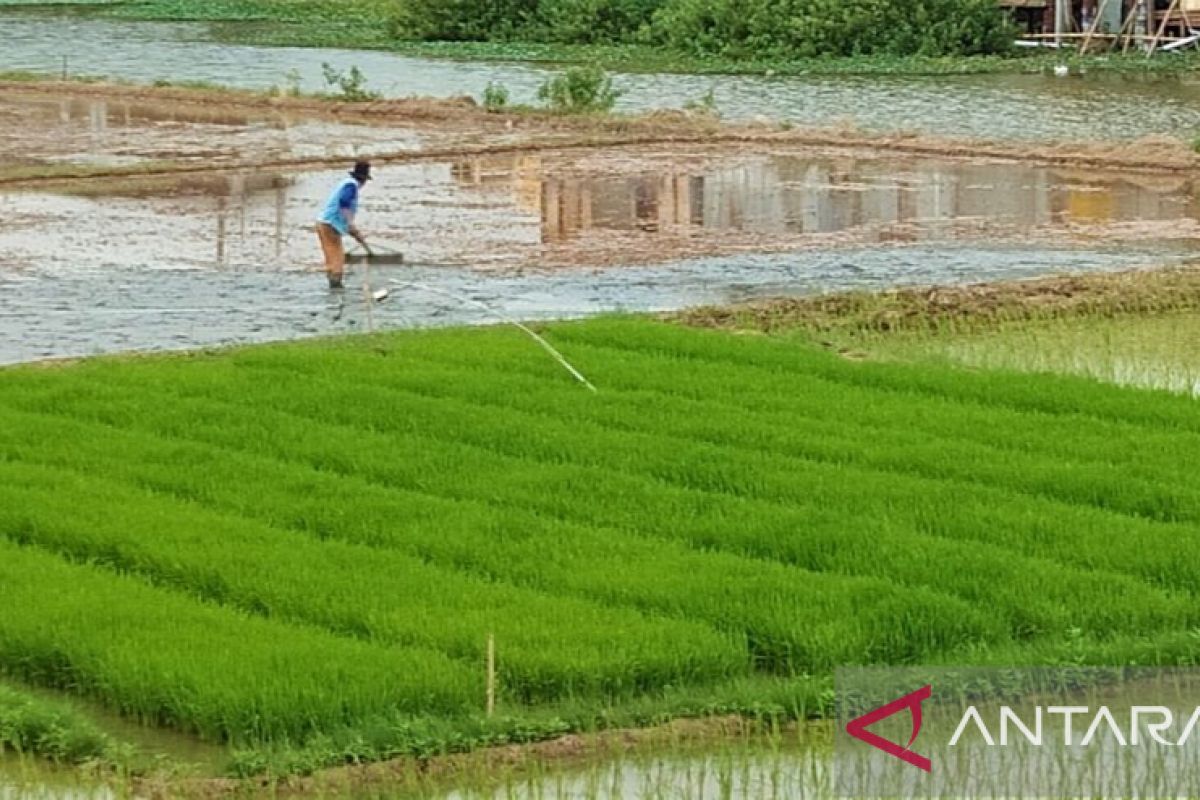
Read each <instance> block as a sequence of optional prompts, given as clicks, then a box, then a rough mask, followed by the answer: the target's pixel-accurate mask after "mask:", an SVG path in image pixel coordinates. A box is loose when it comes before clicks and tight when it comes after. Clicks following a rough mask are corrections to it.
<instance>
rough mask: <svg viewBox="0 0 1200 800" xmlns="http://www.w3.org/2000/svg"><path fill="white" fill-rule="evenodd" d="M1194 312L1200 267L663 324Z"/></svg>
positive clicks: (885, 295)
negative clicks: (1189, 310)
mask: <svg viewBox="0 0 1200 800" xmlns="http://www.w3.org/2000/svg"><path fill="white" fill-rule="evenodd" d="M1196 308H1200V268H1196V267H1184V268H1172V269H1139V270H1129V271H1125V272H1118V273H1108V274H1089V275H1072V276H1059V277H1050V278H1037V279H1033V280H1022V281H1007V282H1002V283H981V284H974V285H969V286H931V287H924V288H911V289H893V290H889V291H885V292H878V293H871V292H842V293H837V294H829V295H823V296H820V297H801V298H775V299H767V300H759V301H755V302H752V303H745V304H741V305H734V306H727V307H707V308H697V309H691V310H688V311H684V312H680V313H676V314H668V315H664V317H663V318H664V319H668V320H672V321H677V322H682V323H683V324H686V325H693V326H697V327H706V328H719V329H724V330H735V331H757V332H762V333H781V332H786V331H793V330H805V331H811V332H815V333H828V332H854V331H872V332H881V333H887V332H903V331H928V330H937V329H938V328H941V327H944V326H948V325H949V326H954V327H956V328H958V329H961V328H962V327H970V326H980V327H986V326H994V325H997V324H1005V323H1012V322H1021V321H1027V320H1037V319H1057V318H1066V317H1079V316H1092V315H1099V316H1118V315H1122V314H1148V313H1165V312H1171V311H1177V310H1184V309H1196Z"/></svg>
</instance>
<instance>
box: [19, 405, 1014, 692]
mask: <svg viewBox="0 0 1200 800" xmlns="http://www.w3.org/2000/svg"><path fill="white" fill-rule="evenodd" d="M8 419H11V420H12V421H13V422H14V423H16V424H12V425H8V426H6V432H7V433H11V434H13V436H6V443H5V445H4V450H5V451H6V452H8V453H10V454H12V455H14V456H20V455H22V453H23V451H22V449H21V447H20V445H19V444H17V443H16V440H15V438H13V437H14V436H15V435H16V432H17V431H21V432H22V433H21V435H22V436H27V437H29V441H30V442H31V447H33V448H35V449H36V450H37V451H40V453H41V454H43V457H46V458H47V460H50V461H57V462H58V463H69V462H74V463H76V464H79V465H81V466H85V467H86V469H87V470H88V471H89V472H102V473H105V474H110V475H122V476H126V477H130V478H132V477H134V476H140V478H141V480H144V481H145V482H146V483H147V485H149V486H150V487H151V488H154V489H156V490H159V491H163V490H169V491H172V492H174V493H178V495H179V496H182V497H188V498H192V499H198V500H203V501H205V502H214V503H218V504H221V505H224V506H226V507H229V508H231V510H237V512H238V513H241V514H253V515H260V516H263V517H264V518H267V519H270V520H271V521H272V522H275V523H276V524H283V523H285V522H287V523H290V524H291V525H294V526H299V527H301V528H302V529H305V530H309V531H311V532H312V533H314V534H315V535H318V536H321V537H323V538H331V537H340V538H344V539H346V540H349V541H359V542H365V543H371V544H375V545H380V544H382V545H386V546H396V547H404V548H411V549H412V550H413V552H415V553H418V554H420V555H421V556H423V557H426V558H435V559H438V560H439V561H443V562H445V563H448V564H450V565H453V566H456V567H460V568H461V567H463V566H464V565H482V566H480V567H476V568H477V569H482V570H483V571H484V574H486V575H488V576H489V577H492V576H495V577H503V578H510V579H511V578H513V577H514V576H517V577H519V578H520V582H521V583H527V584H530V585H538V586H542V587H546V588H552V589H555V590H557V591H561V590H562V589H563V588H564V586H569V587H571V588H574V589H577V590H582V591H583V592H585V593H586V594H587V596H592V597H598V598H601V599H606V600H607V601H609V602H613V601H616V602H623V603H626V604H632V605H635V606H636V607H640V608H645V609H646V610H649V611H655V612H658V613H663V612H667V613H673V614H682V615H693V614H694V615H696V616H698V617H699V618H701V619H704V620H706V621H711V622H713V623H715V624H718V625H719V626H720V627H721V628H722V629H724V630H727V631H730V632H734V633H737V634H739V635H740V636H744V637H748V639H749V644H750V648H751V651H752V652H753V653H754V654H755V658H756V659H758V661H759V662H760V664H761V665H762V666H764V667H766V668H770V669H773V670H785V671H794V670H800V669H805V668H816V667H817V666H818V665H832V664H834V663H838V659H843V660H844V659H847V658H853V659H866V660H872V659H877V658H878V659H899V660H909V659H911V658H915V657H918V656H919V655H920V654H923V653H924V654H932V653H934V652H939V651H941V650H944V649H946V648H949V647H952V646H954V645H955V644H957V643H960V642H962V641H968V640H975V639H987V640H990V639H992V638H994V637H995V636H997V635H998V633H997V629H996V626H995V625H989V624H986V623H983V622H982V620H981V618H980V615H978V614H975V613H973V612H972V611H971V610H970V609H969V607H968V606H967V605H966V604H964V603H961V602H956V601H954V600H952V598H949V597H948V596H945V595H941V594H938V593H931V592H905V593H903V594H904V596H905V600H903V601H901V600H900V599H899V597H900V595H901V592H900V591H899V590H898V589H897V588H896V587H892V586H889V585H888V584H887V583H886V582H879V581H862V580H851V579H846V578H837V577H835V576H824V575H818V574H814V573H810V572H805V571H798V570H789V569H787V568H785V567H783V566H782V565H778V564H774V565H773V564H770V563H769V562H768V563H764V562H760V561H756V560H752V559H744V558H737V557H734V556H731V555H729V556H724V555H721V556H718V555H716V554H701V553H696V552H694V551H692V550H690V549H689V548H686V547H679V546H677V545H671V544H669V543H663V544H655V543H653V542H651V543H645V542H643V541H642V540H641V539H640V537H636V536H629V535H623V534H621V532H619V531H594V530H592V529H590V528H586V527H580V526H564V525H562V524H561V523H547V521H546V520H545V519H543V518H541V517H540V516H539V515H537V514H529V513H520V512H519V511H516V510H514V509H512V508H506V507H500V508H498V509H492V508H491V507H490V506H489V504H484V503H469V502H466V503H464V502H461V501H458V502H455V501H453V500H440V501H439V500H438V499H437V498H430V497H427V496H424V495H422V494H420V493H417V492H407V493H400V492H397V491H395V490H393V489H385V488H383V487H380V486H377V485H373V484H371V483H368V482H364V481H361V480H355V479H353V478H348V477H346V476H336V475H333V474H329V471H328V470H314V469H312V468H311V467H309V468H307V469H298V470H297V469H292V470H289V469H287V468H286V466H284V467H282V468H281V466H280V465H279V464H272V462H271V460H269V459H264V458H248V457H246V456H239V455H238V454H236V453H234V452H232V451H228V450H219V449H217V450H214V449H212V448H208V447H204V446H199V445H190V446H189V445H187V444H185V443H181V442H178V441H173V442H169V443H167V442H163V443H156V442H154V440H152V439H151V440H147V439H145V438H141V437H135V436H129V435H119V434H116V435H114V434H112V433H111V432H109V433H106V431H105V429H104V428H96V427H92V428H89V427H87V426H80V425H78V424H69V423H51V422H45V421H39V420H37V419H36V418H30V417H28V416H25V417H23V418H12V417H8ZM55 431H58V433H57V436H58V437H59V440H60V441H61V442H62V446H61V449H57V448H54V447H53V446H51V444H50V441H51V439H52V438H53V437H54V436H55ZM56 451H57V454H58V455H57V456H56V455H55V453H56ZM114 453H122V454H124V456H123V457H121V458H113V454H114ZM129 454H136V458H128V457H127V456H128V455H129ZM232 468H240V475H241V476H242V477H241V478H240V480H238V481H236V482H227V483H214V482H213V481H212V480H211V476H212V474H213V473H214V471H216V470H222V469H223V470H226V471H228V470H230V469H232ZM168 470H170V472H172V473H174V475H168V474H167V471H168ZM272 485H274V486H275V487H277V488H276V490H275V491H272V488H271V487H272ZM229 487H236V488H229ZM280 489H282V491H280ZM297 490H302V494H301V492H300V491H297ZM347 494H350V495H352V496H353V497H354V498H355V514H354V515H353V516H352V517H350V518H347V515H346V514H345V512H344V511H343V510H342V509H341V508H340V507H339V506H338V505H337V503H336V501H337V499H338V498H339V497H345V496H347ZM301 497H303V498H304V499H303V500H301V499H300V498H301ZM308 501H311V502H308ZM447 531H450V532H452V533H451V535H447ZM551 565H553V566H558V565H561V568H560V569H550V568H549V566H551ZM898 605H899V606H905V605H907V606H911V607H912V609H913V613H912V614H911V615H909V616H907V617H906V618H905V624H903V625H900V626H893V629H894V632H892V633H890V634H888V635H887V636H886V637H884V638H881V637H880V635H879V626H882V625H883V624H884V622H885V620H887V619H888V618H889V616H890V615H891V614H893V613H894V612H895V610H896V608H897V606H898ZM873 608H878V612H874V611H872V610H871V609H873Z"/></svg>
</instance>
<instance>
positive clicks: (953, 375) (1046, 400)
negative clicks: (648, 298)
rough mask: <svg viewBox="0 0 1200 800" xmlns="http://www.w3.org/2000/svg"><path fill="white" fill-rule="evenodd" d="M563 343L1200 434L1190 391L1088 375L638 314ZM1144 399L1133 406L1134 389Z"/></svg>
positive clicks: (595, 324)
mask: <svg viewBox="0 0 1200 800" xmlns="http://www.w3.org/2000/svg"><path fill="white" fill-rule="evenodd" d="M553 332H554V336H555V338H556V340H557V341H561V342H564V343H569V342H576V341H580V342H590V343H596V344H602V345H605V346H610V347H614V348H617V349H623V350H630V351H635V352H639V351H640V352H647V353H654V354H659V353H661V354H664V355H672V356H679V357H683V358H690V359H695V360H698V361H701V362H704V363H710V364H713V365H714V366H715V365H723V364H729V363H733V364H754V365H756V366H762V367H766V368H770V369H774V370H779V371H781V372H785V373H790V372H804V373H812V374H817V375H820V376H822V377H826V378H830V379H832V380H836V381H839V382H843V383H849V384H854V385H860V386H869V387H874V388H880V389H884V390H889V391H901V392H915V393H919V394H923V395H931V396H937V397H947V398H953V399H958V400H968V401H972V402H977V403H981V404H984V405H994V406H1000V407H1008V408H1015V409H1027V410H1031V411H1040V412H1043V413H1047V414H1068V415H1076V414H1083V415H1087V416H1091V417H1095V418H1097V419H1112V420H1117V421H1121V422H1126V423H1136V424H1139V425H1144V426H1147V427H1150V428H1160V429H1165V430H1171V431H1190V432H1192V433H1197V432H1200V419H1198V418H1197V415H1196V413H1195V407H1194V402H1193V400H1192V399H1191V398H1190V397H1185V396H1180V395H1177V394H1172V393H1169V392H1165V391H1149V390H1130V389H1128V388H1126V387H1120V386H1113V385H1109V384H1104V383H1100V382H1098V381H1092V380H1088V379H1085V378H1077V377H1073V376H1058V375H1030V374H1028V373H1021V372H1016V371H984V370H958V369H946V368H944V367H940V366H924V365H912V364H893V363H887V362H857V363H855V362H850V361H847V360H845V359H839V358H836V357H834V356H832V355H830V354H825V353H819V352H817V351H814V350H810V349H807V348H803V347H796V346H795V345H794V344H790V343H787V342H780V341H775V340H771V339H766V338H764V337H740V336H729V335H727V334H724V333H721V332H716V331H705V330H696V329H690V328H684V327H680V326H675V325H669V324H666V323H659V322H645V321H639V320H603V319H602V320H590V321H588V322H586V323H559V324H556V325H554V326H553ZM1130 391H1134V392H1136V393H1137V394H1138V395H1139V396H1140V398H1141V399H1140V401H1139V402H1137V403H1133V404H1131V403H1130V402H1129V392H1130Z"/></svg>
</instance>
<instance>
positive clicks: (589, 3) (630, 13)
mask: <svg viewBox="0 0 1200 800" xmlns="http://www.w3.org/2000/svg"><path fill="white" fill-rule="evenodd" d="M662 4H663V0H541V2H540V3H539V5H538V23H539V26H540V28H541V30H540V31H538V33H539V34H540V35H539V37H538V38H544V39H546V40H548V41H554V42H564V43H568V44H595V43H601V42H631V41H646V40H649V39H650V36H651V22H652V21H653V19H654V12H655V11H657V10H658V9H659V8H660V7H661V6H662Z"/></svg>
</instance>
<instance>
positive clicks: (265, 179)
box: [0, 146, 1200, 362]
mask: <svg viewBox="0 0 1200 800" xmlns="http://www.w3.org/2000/svg"><path fill="white" fill-rule="evenodd" d="M757 149H758V148H756V149H755V150H751V149H748V148H738V147H732V148H730V147H724V148H716V147H703V146H673V147H670V148H667V147H659V148H640V149H637V150H634V149H631V148H613V149H599V150H593V151H583V152H570V153H561V152H555V151H553V150H545V151H533V152H528V153H522V154H517V155H511V156H489V157H464V158H462V159H459V160H456V161H445V162H440V161H431V162H421V163H411V164H395V165H390V166H387V167H385V168H381V170H380V171H379V175H378V179H377V180H375V181H373V182H372V183H371V185H370V187H369V188H368V190H367V192H366V193H365V195H364V212H365V216H364V226H365V228H366V229H367V230H369V231H370V232H371V234H372V236H373V237H374V238H375V240H376V242H377V243H381V244H386V245H388V246H391V247H396V248H399V249H401V250H403V252H404V253H405V255H406V260H407V261H408V265H407V266H405V267H401V268H397V267H394V266H391V267H375V268H374V269H369V268H367V267H364V266H362V265H359V266H356V267H354V268H353V272H352V275H351V289H350V290H349V291H347V292H346V293H344V294H329V293H327V292H326V291H325V290H324V289H323V288H322V287H323V280H324V279H323V277H322V275H321V272H320V263H319V255H318V253H319V251H318V248H317V245H316V241H315V235H314V233H313V231H312V228H311V226H312V222H311V221H312V219H313V217H314V215H315V209H317V208H318V207H319V206H320V204H321V203H322V202H323V200H324V195H325V193H326V192H327V191H328V190H329V187H330V186H331V185H332V184H333V183H334V182H336V180H337V179H338V175H339V173H338V172H337V171H333V170H322V171H317V172H288V171H284V170H271V169H263V170H259V171H253V172H247V171H232V172H204V173H199V174H188V175H179V176H172V175H166V176H161V177H153V178H148V177H141V178H138V177H128V178H120V179H97V180H81V181H74V182H68V183H66V184H59V185H56V186H55V187H53V188H51V187H47V188H46V189H38V188H29V189H10V190H6V191H3V192H0V210H2V211H3V213H4V215H5V218H6V220H7V225H6V226H5V227H4V228H3V229H2V230H0V285H2V287H3V291H4V297H5V300H4V303H3V305H2V306H0V330H2V331H3V332H4V336H3V337H2V338H3V342H4V344H3V346H2V350H3V352H0V360H3V361H6V362H12V361H21V360H27V359H30V358H43V357H56V356H79V355H89V354H92V353H98V352H111V351H114V350H123V349H139V350H140V349H160V348H169V349H178V348H187V347H196V346H203V345H210V344H219V343H230V342H244V341H263V340H271V339H279V338H291V337H294V336H308V335H319V334H326V333H337V332H344V331H353V330H360V329H363V328H365V327H380V328H390V327H407V326H413V325H429V324H443V325H444V324H454V323H472V322H480V321H486V320H488V319H494V318H495V317H494V315H493V314H490V313H489V312H487V311H483V310H481V309H479V308H477V307H474V306H471V305H469V304H467V303H464V302H457V301H456V300H454V299H453V298H450V299H448V298H446V297H444V296H440V295H436V294H431V293H429V292H428V291H423V290H422V289H420V288H416V287H412V286H409V285H407V284H410V283H413V282H415V283H417V284H421V285H423V286H426V287H429V286H432V287H435V288H440V289H441V290H443V291H446V290H448V291H451V292H453V293H456V294H458V295H461V296H465V297H469V298H471V299H473V300H477V301H483V302H485V303H487V304H489V305H491V306H493V307H494V308H495V310H496V311H498V312H500V313H502V314H505V315H508V316H514V317H521V318H536V319H545V318H555V317H576V316H581V315H588V314H594V313H600V312H604V311H611V310H624V311H650V310H654V311H657V310H666V309H673V308H682V307H686V306H689V305H696V304H706V303H720V302H728V301H733V300H739V299H746V298H750V297H756V296H766V295H771V294H788V293H812V292H818V291H828V290H834V289H847V288H872V287H877V288H881V287H886V286H889V285H912V284H919V283H939V282H948V281H950V282H957V281H971V280H995V279H999V278H1004V277H1026V276H1029V275H1037V274H1046V273H1052V272H1064V271H1087V270H1093V269H1099V270H1112V269H1122V268H1127V267H1130V266H1139V265H1144V264H1148V263H1158V262H1162V263H1177V262H1179V261H1181V260H1186V259H1188V258H1190V257H1191V256H1192V254H1193V253H1194V249H1195V243H1196V241H1197V239H1198V237H1200V200H1198V199H1197V194H1198V192H1197V188H1196V186H1195V185H1194V184H1193V183H1192V181H1191V179H1190V178H1187V177H1182V176H1152V175H1139V174H1122V173H1111V174H1104V173H1098V172H1094V171H1093V172H1087V173H1084V172H1077V171H1072V170H1067V169H1060V168H1052V167H1037V166H1029V165H1022V164H1015V163H1004V162H995V163H991V162H978V161H970V160H965V159H960V160H955V159H942V160H937V159H917V158H900V157H895V156H886V155H880V154H873V153H869V152H855V151H844V152H834V151H829V150H814V149H811V148H808V149H805V148H776V149H775V150H773V151H767V152H757ZM364 285H369V287H371V288H376V289H377V288H380V287H386V288H391V289H392V290H393V291H394V294H393V296H392V297H391V298H389V299H388V300H387V301H386V302H383V303H379V304H375V303H371V304H364V302H363V292H362V291H360V289H361V288H362V287H364Z"/></svg>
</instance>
